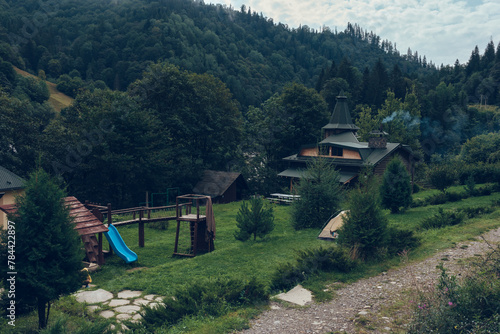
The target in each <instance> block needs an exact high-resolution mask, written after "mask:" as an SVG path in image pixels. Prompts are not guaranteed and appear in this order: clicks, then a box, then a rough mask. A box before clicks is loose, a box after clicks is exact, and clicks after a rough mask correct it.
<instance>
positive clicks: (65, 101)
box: [14, 66, 73, 112]
mask: <svg viewBox="0 0 500 334" xmlns="http://www.w3.org/2000/svg"><path fill="white" fill-rule="evenodd" d="M14 70H15V71H16V73H17V74H20V75H22V76H23V77H33V78H38V77H36V76H34V75H33V74H30V73H28V72H26V71H23V70H21V69H19V68H17V67H15V66H14ZM45 83H46V84H47V87H48V89H49V92H50V98H49V104H50V105H51V106H52V108H54V110H55V111H57V112H59V111H61V109H63V108H66V107H69V106H70V105H71V103H73V98H71V97H69V96H68V95H66V94H63V93H61V92H60V91H58V90H57V87H56V84H55V83H52V82H49V81H45Z"/></svg>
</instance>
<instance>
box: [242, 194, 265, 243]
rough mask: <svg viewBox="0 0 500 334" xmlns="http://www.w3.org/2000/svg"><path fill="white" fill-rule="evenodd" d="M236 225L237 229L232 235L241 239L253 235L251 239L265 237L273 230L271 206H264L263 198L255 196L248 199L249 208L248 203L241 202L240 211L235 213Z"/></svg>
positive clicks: (243, 239) (244, 239) (246, 238)
mask: <svg viewBox="0 0 500 334" xmlns="http://www.w3.org/2000/svg"><path fill="white" fill-rule="evenodd" d="M236 221H237V222H238V223H237V224H236V226H237V227H238V228H239V231H236V233H235V234H234V237H235V238H236V239H238V240H241V241H246V240H248V239H249V238H250V237H251V236H252V235H253V240H255V239H257V237H259V238H263V237H265V236H266V235H267V234H269V233H271V232H272V230H274V216H273V208H272V206H269V207H266V206H265V205H264V199H263V198H261V197H255V198H252V199H251V200H250V208H249V207H248V203H247V202H246V201H243V203H241V207H240V211H238V214H237V215H236Z"/></svg>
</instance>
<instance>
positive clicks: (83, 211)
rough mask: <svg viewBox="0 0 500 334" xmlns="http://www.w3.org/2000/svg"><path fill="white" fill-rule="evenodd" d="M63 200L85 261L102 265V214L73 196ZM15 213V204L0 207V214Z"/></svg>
mask: <svg viewBox="0 0 500 334" xmlns="http://www.w3.org/2000/svg"><path fill="white" fill-rule="evenodd" d="M63 200H64V204H65V205H66V206H67V207H68V208H69V214H70V216H71V218H72V220H73V224H74V225H75V226H74V229H75V230H76V231H77V232H78V235H79V236H80V238H81V239H82V244H83V247H84V249H85V253H86V260H87V261H88V262H90V263H96V264H98V265H102V264H104V254H103V250H102V233H104V232H108V228H107V227H106V226H105V225H104V224H103V223H102V221H103V217H102V214H101V213H100V212H99V211H97V210H95V211H92V212H91V211H90V210H89V209H87V208H86V207H85V206H84V205H83V204H82V203H80V201H78V199H76V198H75V197H73V196H69V197H65V198H64V199H63ZM16 211H17V207H16V205H15V203H13V204H4V205H0V212H1V213H3V214H15V213H16ZM97 216H100V217H99V218H98V217H97ZM96 235H97V236H98V238H97V237H96Z"/></svg>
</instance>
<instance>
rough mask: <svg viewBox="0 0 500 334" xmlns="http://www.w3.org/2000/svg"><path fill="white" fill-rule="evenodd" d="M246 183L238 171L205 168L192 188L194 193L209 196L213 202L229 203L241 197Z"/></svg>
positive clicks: (246, 187) (246, 186)
mask: <svg viewBox="0 0 500 334" xmlns="http://www.w3.org/2000/svg"><path fill="white" fill-rule="evenodd" d="M247 189H248V185H247V183H246V181H245V179H244V178H243V176H242V175H241V174H240V173H235V172H221V171H214V170H205V171H204V172H203V176H202V178H201V180H200V181H199V182H198V183H197V184H196V186H195V187H194V188H193V192H194V193H196V194H203V195H206V196H210V197H211V198H212V202H214V203H231V202H234V201H239V200H241V199H242V193H243V191H245V190H247Z"/></svg>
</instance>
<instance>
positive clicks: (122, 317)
mask: <svg viewBox="0 0 500 334" xmlns="http://www.w3.org/2000/svg"><path fill="white" fill-rule="evenodd" d="M130 318H132V316H131V315H130V314H126V313H120V314H118V315H117V316H116V320H119V321H122V320H128V319H130Z"/></svg>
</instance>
